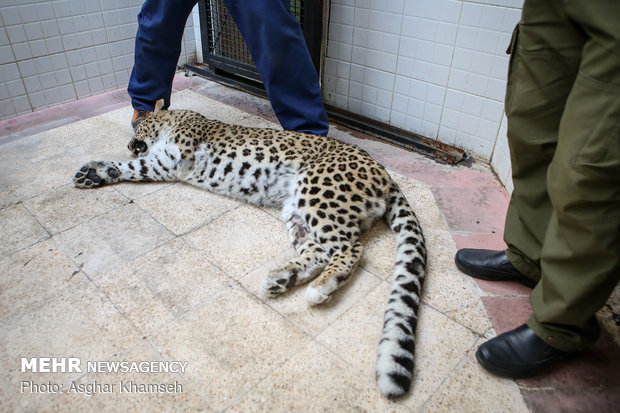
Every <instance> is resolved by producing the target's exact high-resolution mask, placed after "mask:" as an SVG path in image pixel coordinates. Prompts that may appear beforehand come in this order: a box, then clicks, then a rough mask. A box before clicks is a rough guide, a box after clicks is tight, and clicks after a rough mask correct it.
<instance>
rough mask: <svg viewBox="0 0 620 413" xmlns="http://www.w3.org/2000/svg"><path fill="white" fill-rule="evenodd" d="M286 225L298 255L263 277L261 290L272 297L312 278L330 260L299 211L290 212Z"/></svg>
mask: <svg viewBox="0 0 620 413" xmlns="http://www.w3.org/2000/svg"><path fill="white" fill-rule="evenodd" d="M286 227H287V230H288V235H289V239H290V241H291V244H293V246H294V247H295V250H296V251H297V254H298V257H296V258H294V259H292V260H291V261H289V262H288V263H287V264H285V265H284V266H282V267H280V268H276V269H274V270H272V271H270V272H269V274H267V276H266V277H265V278H264V279H263V281H262V283H261V290H262V291H263V293H264V294H266V295H268V296H270V297H276V296H278V295H280V294H283V293H284V292H286V291H288V290H290V289H292V288H293V287H295V286H297V285H300V284H303V283H305V282H308V281H309V280H312V279H313V278H314V277H316V276H317V275H318V274H319V272H320V271H321V270H322V269H323V268H324V267H325V266H326V265H327V263H328V261H329V257H328V256H327V253H326V251H325V250H324V249H323V248H322V247H321V246H320V245H319V244H317V243H316V242H315V241H314V240H312V239H311V237H310V236H309V232H308V230H307V228H306V227H305V223H304V221H303V219H302V218H301V217H300V216H299V215H298V214H297V213H293V214H290V216H289V217H288V220H287V222H286Z"/></svg>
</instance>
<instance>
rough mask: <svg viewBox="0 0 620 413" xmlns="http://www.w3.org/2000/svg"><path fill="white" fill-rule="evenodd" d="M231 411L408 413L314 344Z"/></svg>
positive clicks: (251, 392) (256, 388) (267, 379)
mask: <svg viewBox="0 0 620 413" xmlns="http://www.w3.org/2000/svg"><path fill="white" fill-rule="evenodd" d="M229 411H231V412H243V413H245V412H407V411H409V410H408V409H407V408H406V407H405V406H402V405H401V404H400V403H395V402H392V401H389V400H387V399H386V398H384V397H382V396H381V393H379V389H378V388H377V387H376V386H375V385H374V383H373V382H371V381H369V380H366V379H365V378H363V377H362V376H360V375H359V374H358V372H357V371H356V370H355V369H353V368H352V367H351V366H349V365H347V363H346V362H344V361H343V360H341V359H340V358H338V357H337V356H335V355H334V354H333V353H332V352H330V351H329V350H328V349H326V348H325V347H324V346H322V345H320V344H318V343H316V342H312V343H310V344H309V345H308V346H307V347H306V348H304V350H303V351H302V352H300V353H299V354H297V355H295V356H294V357H293V358H291V359H290V360H288V361H287V362H286V364H284V365H283V366H281V367H280V368H278V369H277V370H276V371H274V372H273V374H271V375H270V376H269V377H267V378H266V379H265V380H264V381H263V382H261V383H260V384H259V385H258V386H256V387H255V388H253V389H252V390H250V391H249V392H248V394H246V395H245V396H244V397H243V398H242V399H241V400H239V401H238V402H236V403H235V404H234V405H233V406H232V407H231V408H230V409H229Z"/></svg>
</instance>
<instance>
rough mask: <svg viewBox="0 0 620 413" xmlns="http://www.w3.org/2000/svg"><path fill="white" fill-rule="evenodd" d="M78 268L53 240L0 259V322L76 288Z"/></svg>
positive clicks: (5, 321)
mask: <svg viewBox="0 0 620 413" xmlns="http://www.w3.org/2000/svg"><path fill="white" fill-rule="evenodd" d="M77 272H78V269H77V267H76V266H75V264H73V262H72V261H71V259H70V258H69V257H68V256H67V255H66V254H64V253H63V252H61V251H60V249H59V248H58V246H57V245H56V244H55V243H54V242H53V241H52V240H45V241H42V242H39V243H37V244H35V245H33V246H31V247H28V248H26V249H23V250H21V251H19V252H16V253H15V254H13V255H11V256H10V257H4V258H2V259H0V274H3V275H2V277H0V320H1V321H0V323H2V324H4V323H7V322H9V321H10V319H11V318H14V317H16V316H18V315H20V314H23V313H27V312H29V311H32V310H34V309H36V308H38V307H40V306H42V305H43V304H44V303H45V302H47V301H48V300H49V299H51V298H53V297H55V296H57V295H59V294H61V293H63V292H65V291H66V290H68V289H70V288H73V286H74V285H75V284H76V280H79V279H80V278H81V277H76V275H77Z"/></svg>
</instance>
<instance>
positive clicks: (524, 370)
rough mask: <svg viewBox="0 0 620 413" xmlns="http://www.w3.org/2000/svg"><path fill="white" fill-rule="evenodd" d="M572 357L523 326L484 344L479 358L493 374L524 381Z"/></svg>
mask: <svg viewBox="0 0 620 413" xmlns="http://www.w3.org/2000/svg"><path fill="white" fill-rule="evenodd" d="M569 354H570V353H565V352H563V351H560V350H557V349H555V348H553V347H551V346H550V345H549V344H547V343H545V341H544V340H542V339H541V338H539V337H538V336H537V335H536V333H534V331H532V329H531V328H529V327H528V326H527V325H525V324H524V325H522V326H521V327H518V328H516V329H514V330H512V331H508V332H506V333H504V334H500V335H499V336H497V337H495V338H493V339H491V340H489V341H487V342H486V343H484V344H483V345H481V346H480V348H478V351H476V358H477V359H478V363H480V365H481V366H482V367H484V368H485V369H486V370H488V371H490V372H491V373H493V374H496V375H498V376H501V377H508V378H511V379H524V378H526V377H532V376H535V375H537V374H538V373H540V372H541V370H543V369H544V368H545V367H547V366H549V365H550V364H552V363H554V362H556V361H558V360H562V359H564V358H566V357H567V356H568V355H569Z"/></svg>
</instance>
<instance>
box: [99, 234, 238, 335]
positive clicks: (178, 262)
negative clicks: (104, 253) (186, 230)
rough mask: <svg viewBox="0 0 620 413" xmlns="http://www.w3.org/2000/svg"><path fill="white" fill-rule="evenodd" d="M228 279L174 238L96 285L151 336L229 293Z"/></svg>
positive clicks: (110, 274)
mask: <svg viewBox="0 0 620 413" xmlns="http://www.w3.org/2000/svg"><path fill="white" fill-rule="evenodd" d="M231 282H232V280H231V279H230V278H229V277H228V276H227V275H225V274H224V273H223V272H221V271H220V270H219V269H217V268H216V267H214V266H213V265H211V264H210V263H209V262H208V261H207V260H206V259H205V258H204V254H202V253H201V252H199V251H196V250H195V249H193V248H191V247H190V246H188V245H187V244H186V243H185V242H183V241H182V240H181V239H175V240H172V241H170V242H168V243H165V244H164V245H162V246H160V247H158V248H156V249H155V250H153V251H150V252H148V253H146V254H144V255H142V256H140V257H139V258H137V259H136V260H135V261H132V262H131V263H129V264H127V265H126V266H124V267H122V268H119V269H117V270H113V271H110V272H107V273H104V274H102V275H101V276H99V277H98V278H97V279H96V280H95V283H96V284H97V285H98V286H99V288H101V290H102V291H103V292H104V293H105V294H106V295H107V296H108V297H109V298H110V300H111V301H112V302H113V303H114V305H115V306H116V307H117V308H118V309H119V310H120V311H122V312H123V314H125V316H126V317H127V318H128V319H129V320H131V321H132V322H133V323H134V325H135V326H136V327H137V328H138V329H139V330H140V332H141V333H142V334H143V335H150V334H153V333H154V332H156V331H157V330H158V329H159V328H160V327H162V326H163V325H165V324H166V323H168V322H170V321H171V320H173V319H175V318H177V317H179V316H181V315H183V314H184V313H186V312H187V311H190V310H191V309H192V308H194V307H196V306H198V305H199V304H200V303H202V302H204V301H206V300H209V299H212V298H213V297H214V296H216V295H217V294H221V293H222V292H224V291H226V290H227V286H228V284H230V283H231Z"/></svg>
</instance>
